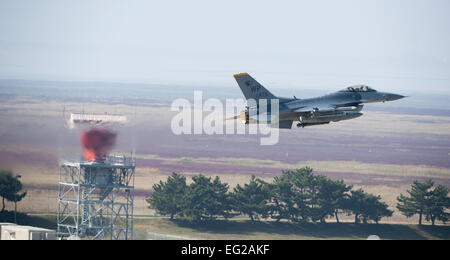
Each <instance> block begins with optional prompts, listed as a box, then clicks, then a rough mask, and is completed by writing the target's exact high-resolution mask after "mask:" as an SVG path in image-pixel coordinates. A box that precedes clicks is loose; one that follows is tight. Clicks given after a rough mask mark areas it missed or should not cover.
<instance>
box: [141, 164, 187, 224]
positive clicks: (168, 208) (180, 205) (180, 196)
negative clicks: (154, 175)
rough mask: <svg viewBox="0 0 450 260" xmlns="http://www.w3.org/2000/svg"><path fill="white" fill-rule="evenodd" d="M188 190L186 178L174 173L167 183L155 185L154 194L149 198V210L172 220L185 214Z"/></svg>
mask: <svg viewBox="0 0 450 260" xmlns="http://www.w3.org/2000/svg"><path fill="white" fill-rule="evenodd" d="M186 190H187V186H186V177H184V176H182V175H180V174H177V173H175V172H174V173H172V175H171V176H169V177H168V178H167V181H166V182H162V181H160V182H159V183H158V184H155V185H153V193H152V195H151V197H149V198H147V202H148V203H149V204H150V206H149V208H152V209H156V211H157V212H158V213H159V214H161V215H170V219H173V218H174V216H175V215H176V214H179V213H181V212H183V209H184V205H185V201H184V200H185V196H186Z"/></svg>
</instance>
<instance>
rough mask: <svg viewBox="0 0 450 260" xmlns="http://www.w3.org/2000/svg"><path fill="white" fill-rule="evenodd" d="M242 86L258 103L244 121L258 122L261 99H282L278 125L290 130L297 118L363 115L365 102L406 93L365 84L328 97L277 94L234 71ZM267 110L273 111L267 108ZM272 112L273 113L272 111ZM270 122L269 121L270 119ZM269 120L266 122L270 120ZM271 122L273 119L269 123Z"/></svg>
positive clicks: (315, 120)
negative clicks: (292, 96) (291, 96)
mask: <svg viewBox="0 0 450 260" xmlns="http://www.w3.org/2000/svg"><path fill="white" fill-rule="evenodd" d="M234 78H235V79H236V81H237V83H238V85H239V87H240V88H241V90H242V93H244V96H245V98H246V99H247V100H249V99H253V100H254V101H256V102H253V103H254V104H255V105H253V106H250V104H248V105H249V106H247V107H246V110H245V111H242V112H241V114H240V115H239V116H235V117H234V118H233V119H237V118H240V119H241V120H242V122H243V123H245V124H249V123H258V122H261V120H258V118H260V117H258V112H259V111H258V110H259V109H258V105H256V104H259V100H260V99H266V100H267V104H270V103H271V102H270V100H272V99H278V100H279V101H278V102H279V118H278V120H279V126H278V127H279V128H281V129H291V128H292V123H293V122H294V121H299V123H298V124H297V127H305V126H312V125H323V124H329V123H330V122H337V121H342V120H348V119H353V118H357V117H360V116H361V115H362V113H361V110H362V108H363V104H364V103H373V102H386V101H393V100H398V99H401V98H404V97H405V96H402V95H398V94H392V93H387V92H379V91H376V90H374V89H372V88H370V87H368V86H365V85H356V86H352V87H348V88H345V89H343V90H341V91H338V92H335V93H331V94H328V95H325V96H321V97H316V98H307V99H298V98H296V97H295V96H294V98H283V97H276V96H274V95H273V94H272V93H271V92H269V91H268V90H267V89H265V88H264V87H263V86H262V85H261V84H259V83H258V82H257V81H256V80H255V79H253V78H252V77H251V76H250V75H249V74H248V73H239V74H235V75H234ZM267 111H270V109H268V110H267ZM269 113H270V112H269ZM267 121H270V120H267ZM267 121H266V122H267ZM267 123H270V122H267Z"/></svg>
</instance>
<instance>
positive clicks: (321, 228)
mask: <svg viewBox="0 0 450 260" xmlns="http://www.w3.org/2000/svg"><path fill="white" fill-rule="evenodd" d="M0 219H1V220H2V221H4V222H13V212H6V213H5V214H0ZM18 224H20V225H31V226H36V227H42V228H49V229H56V217H55V216H32V215H31V216H26V215H24V214H21V213H19V215H18ZM369 235H377V236H379V237H380V238H381V239H388V240H439V239H445V240H449V239H450V226H442V225H437V226H430V225H423V226H419V225H410V224H409V225H405V224H357V225H355V224H353V223H326V224H313V223H290V222H279V223H277V222H275V221H261V222H255V223H254V222H251V221H249V220H215V221H209V222H205V223H201V224H199V223H192V222H190V221H187V220H169V219H167V218H156V217H141V218H136V219H135V220H134V239H138V240H145V239H158V240H175V239H177V240H185V239H186V240H205V239H206V240H312V239H346V240H347V239H352V240H353V239H356V240H359V239H366V238H367V237H368V236H369Z"/></svg>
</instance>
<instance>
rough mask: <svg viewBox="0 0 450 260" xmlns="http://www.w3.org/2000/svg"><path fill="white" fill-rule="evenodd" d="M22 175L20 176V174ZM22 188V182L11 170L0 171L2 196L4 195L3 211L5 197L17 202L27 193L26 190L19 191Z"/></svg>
mask: <svg viewBox="0 0 450 260" xmlns="http://www.w3.org/2000/svg"><path fill="white" fill-rule="evenodd" d="M19 177H20V176H19ZM21 190H22V182H21V181H20V180H19V179H18V177H14V176H13V173H12V172H11V171H4V170H2V171H1V172H0V196H1V197H2V210H1V211H2V212H3V211H4V210H5V199H6V200H8V201H13V202H14V203H17V202H19V201H21V200H22V199H23V198H24V197H25V196H26V195H27V193H26V192H23V193H19V192H20V191H21Z"/></svg>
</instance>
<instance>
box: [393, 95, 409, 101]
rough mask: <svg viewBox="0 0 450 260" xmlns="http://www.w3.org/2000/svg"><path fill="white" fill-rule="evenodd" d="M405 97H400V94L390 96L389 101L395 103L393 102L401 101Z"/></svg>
mask: <svg viewBox="0 0 450 260" xmlns="http://www.w3.org/2000/svg"><path fill="white" fill-rule="evenodd" d="M404 97H405V96H402V95H398V94H390V95H389V100H390V101H393V100H399V99H402V98H404Z"/></svg>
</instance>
